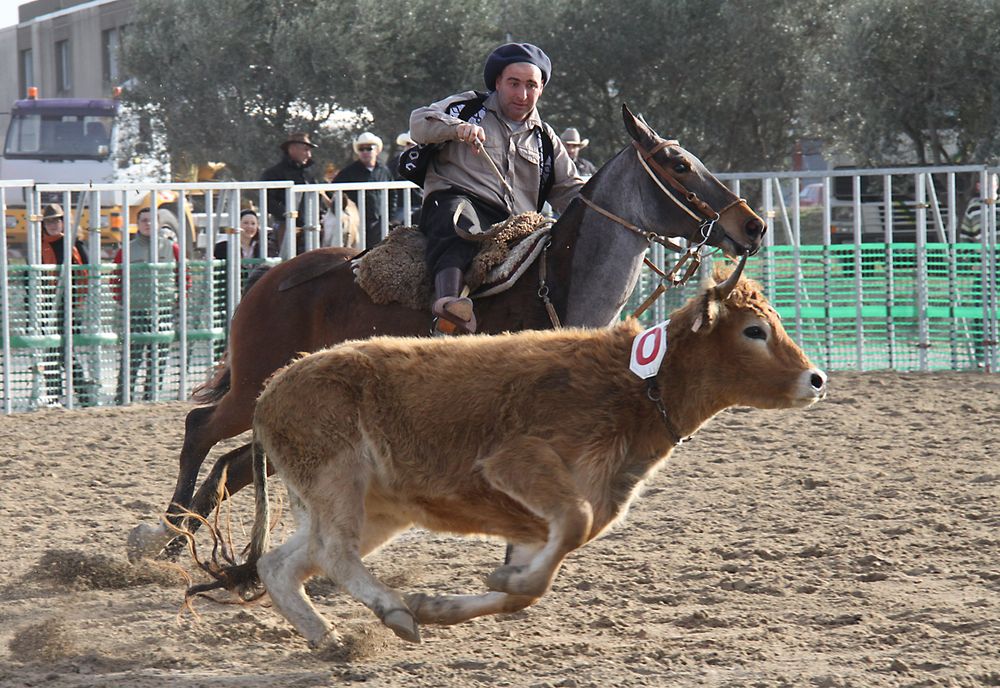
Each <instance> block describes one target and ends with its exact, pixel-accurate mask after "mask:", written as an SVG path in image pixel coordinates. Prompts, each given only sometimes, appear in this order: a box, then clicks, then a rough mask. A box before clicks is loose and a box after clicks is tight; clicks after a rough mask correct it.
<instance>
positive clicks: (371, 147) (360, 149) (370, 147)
mask: <svg viewBox="0 0 1000 688" xmlns="http://www.w3.org/2000/svg"><path fill="white" fill-rule="evenodd" d="M358 150H359V151H373V150H375V146H358Z"/></svg>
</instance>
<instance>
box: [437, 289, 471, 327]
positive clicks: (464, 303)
mask: <svg viewBox="0 0 1000 688" xmlns="http://www.w3.org/2000/svg"><path fill="white" fill-rule="evenodd" d="M442 301H443V303H442ZM439 304H440V305H439ZM432 311H433V313H434V316H435V323H434V326H435V329H436V330H437V331H438V332H441V333H443V334H449V335H456V334H475V332H476V314H475V312H474V310H473V308H472V299H470V298H469V297H467V296H453V297H444V298H443V299H438V300H437V301H436V302H435V303H434V307H433V308H432Z"/></svg>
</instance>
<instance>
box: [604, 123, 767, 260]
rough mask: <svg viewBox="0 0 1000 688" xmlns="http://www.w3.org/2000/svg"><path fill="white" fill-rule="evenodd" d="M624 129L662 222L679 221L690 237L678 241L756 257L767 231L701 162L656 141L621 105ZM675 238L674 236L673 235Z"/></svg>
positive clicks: (675, 145)
mask: <svg viewBox="0 0 1000 688" xmlns="http://www.w3.org/2000/svg"><path fill="white" fill-rule="evenodd" d="M622 118H623V119H624V120H625V128H626V129H627V130H628V133H629V135H630V136H631V137H632V141H633V144H632V145H633V146H634V148H635V150H636V152H637V154H638V157H639V162H640V164H641V165H642V166H643V168H644V169H645V171H646V173H647V175H648V176H649V178H650V184H653V185H655V186H656V187H659V192H658V193H659V195H660V196H662V203H663V204H664V205H662V206H661V207H662V208H663V210H664V213H665V214H667V216H668V217H669V216H676V215H677V214H678V211H679V214H680V215H681V216H683V218H682V219H683V220H685V222H686V225H685V226H688V227H690V231H687V232H684V233H683V234H682V236H684V238H686V239H687V240H688V241H690V242H692V243H694V244H700V243H702V242H704V243H707V244H709V245H711V246H718V247H720V248H721V249H722V250H723V251H724V252H725V253H726V254H728V255H730V256H736V255H742V254H744V253H751V254H753V253H756V252H757V251H758V249H760V246H761V242H762V241H763V240H764V232H766V231H767V225H766V224H765V223H764V221H763V220H762V219H761V218H760V216H759V215H757V213H755V212H754V211H753V210H751V209H750V206H749V205H747V202H746V201H745V200H743V199H742V198H740V197H738V196H737V195H736V194H734V193H733V192H732V191H730V190H729V188H728V187H727V186H726V185H725V184H723V183H722V182H720V181H719V180H718V179H717V178H716V177H715V175H713V174H712V173H711V172H709V171H708V169H707V168H706V167H705V165H703V164H702V162H701V160H699V159H698V158H696V157H695V156H694V155H692V154H691V153H689V152H688V151H686V150H685V149H684V148H682V147H681V146H680V144H679V143H678V142H677V141H673V140H667V139H664V138H661V137H660V136H659V135H658V134H657V133H656V132H655V131H653V130H652V129H651V128H650V127H649V125H647V124H646V123H645V122H643V121H642V120H640V119H639V118H637V117H636V116H635V115H633V114H632V112H631V111H630V110H629V109H628V106H626V105H624V104H623V105H622ZM675 236H676V235H675Z"/></svg>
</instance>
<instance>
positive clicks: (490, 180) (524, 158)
mask: <svg viewBox="0 0 1000 688" xmlns="http://www.w3.org/2000/svg"><path fill="white" fill-rule="evenodd" d="M551 74H552V64H551V62H550V61H549V58H548V56H547V55H546V54H545V53H544V52H543V51H542V50H541V49H540V48H538V47H537V46H535V45H532V44H530V43H507V44H505V45H501V46H500V47H499V48H497V49H496V50H494V51H493V52H492V53H490V55H489V57H487V59H486V65H485V68H484V70H483V80H484V81H485V83H486V88H487V89H488V93H487V94H485V99H484V100H482V105H481V107H480V109H479V110H478V112H475V113H473V114H472V115H471V116H470V117H462V118H460V117H459V116H458V115H459V113H460V112H462V111H463V109H464V108H463V105H464V104H465V103H468V102H469V101H472V100H474V99H476V98H481V97H484V96H483V94H477V93H476V92H475V91H466V92H464V93H459V94H456V95H453V96H449V97H447V98H445V99H443V100H439V101H437V102H436V103H433V104H431V105H429V106H427V107H422V108H418V109H417V110H414V111H413V112H412V113H411V114H410V135H411V136H412V137H413V140H414V141H416V142H417V143H423V144H431V143H440V144H443V145H442V147H441V149H440V150H439V151H438V152H437V153H436V154H435V156H434V158H433V160H432V162H431V164H430V165H429V167H428V170H427V176H426V179H425V182H424V203H423V208H422V211H421V216H420V228H421V230H422V231H423V232H424V233H425V234H426V235H427V262H428V266H429V268H430V270H431V273H432V274H433V275H434V288H435V296H436V298H435V301H434V305H433V308H432V310H433V314H434V316H435V317H436V318H437V319H438V322H439V327H440V324H441V321H442V320H444V321H447V322H448V323H451V324H452V325H454V326H455V327H456V328H457V330H458V331H460V332H475V331H476V318H475V314H474V313H473V310H472V301H471V300H470V299H468V298H467V297H464V296H462V290H463V288H464V286H465V285H464V278H463V274H464V271H465V270H466V268H468V266H469V264H470V263H471V262H472V259H473V258H474V257H475V254H476V252H477V251H478V249H479V245H478V244H477V243H475V242H471V241H466V240H465V239H462V238H461V237H459V236H458V235H457V234H456V228H458V229H461V230H463V231H467V232H470V233H477V232H479V231H483V230H486V229H489V227H490V226H491V225H493V224H495V223H497V222H500V221H502V220H504V219H506V218H508V217H510V216H511V215H517V214H520V213H525V212H529V211H535V210H538V209H539V208H541V206H542V203H544V202H545V201H546V200H548V202H549V203H550V204H551V205H552V207H553V208H554V209H555V210H556V211H557V212H563V211H564V210H565V209H566V206H568V205H569V202H570V201H571V200H572V199H573V198H574V197H575V196H576V195H577V194H578V193H579V191H580V188H581V187H582V186H583V180H582V179H581V178H580V177H579V175H578V174H577V171H576V167H575V166H574V165H573V161H572V159H571V158H570V156H569V153H568V152H567V151H566V147H565V146H564V145H563V143H562V141H560V140H559V138H558V137H557V136H556V135H555V132H554V131H553V130H552V128H551V127H550V126H548V125H547V124H545V123H544V122H542V120H541V118H540V117H539V115H538V110H537V109H536V107H535V106H536V104H537V103H538V99H539V97H540V96H541V95H542V91H543V89H544V88H545V86H546V85H547V84H548V81H549V78H550V77H551ZM546 137H547V138H548V140H549V141H551V146H552V153H551V156H548V155H546V154H545V147H546V143H545V141H544V139H545V138H546ZM487 156H489V159H487ZM491 160H492V163H493V164H491V162H490V161H491ZM494 165H495V166H496V169H495V168H494ZM546 193H547V196H546V197H545V198H542V196H543V195H546ZM444 329H448V328H444Z"/></svg>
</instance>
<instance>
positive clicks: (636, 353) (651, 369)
mask: <svg viewBox="0 0 1000 688" xmlns="http://www.w3.org/2000/svg"><path fill="white" fill-rule="evenodd" d="M669 322H670V321H669V320H667V321H665V322H661V323H660V324H659V325H655V326H653V327H651V328H649V329H648V330H645V331H644V332H640V333H639V334H638V335H637V336H636V338H635V339H633V340H632V359H631V360H630V361H629V366H628V367H629V370H631V371H632V372H633V373H635V374H636V375H638V376H639V377H640V378H642V379H643V380H645V379H646V378H650V377H653V376H654V375H656V373H657V372H658V371H659V370H660V364H661V363H662V362H663V356H664V354H666V353H667V323H669Z"/></svg>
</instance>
